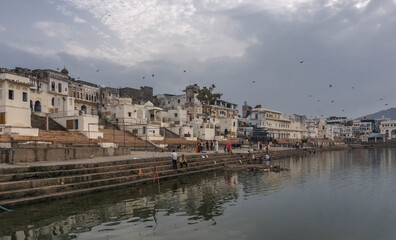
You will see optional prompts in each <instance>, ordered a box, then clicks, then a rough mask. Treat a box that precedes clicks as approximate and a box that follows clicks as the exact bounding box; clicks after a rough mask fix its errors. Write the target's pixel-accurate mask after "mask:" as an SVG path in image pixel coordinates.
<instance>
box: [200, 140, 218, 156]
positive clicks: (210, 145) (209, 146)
mask: <svg viewBox="0 0 396 240" xmlns="http://www.w3.org/2000/svg"><path fill="white" fill-rule="evenodd" d="M205 147H206V151H213V150H214V151H215V152H219V142H218V141H217V140H215V141H212V140H211V141H206V143H204V142H203V141H198V142H197V144H196V145H195V152H196V153H200V152H203V151H205Z"/></svg>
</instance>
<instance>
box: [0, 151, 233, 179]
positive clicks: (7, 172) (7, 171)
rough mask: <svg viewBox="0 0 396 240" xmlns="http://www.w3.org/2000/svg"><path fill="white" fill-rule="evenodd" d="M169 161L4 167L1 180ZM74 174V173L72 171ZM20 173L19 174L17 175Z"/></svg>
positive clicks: (211, 156)
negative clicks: (48, 173)
mask: <svg viewBox="0 0 396 240" xmlns="http://www.w3.org/2000/svg"><path fill="white" fill-rule="evenodd" d="M208 156H209V158H208V159H213V160H215V159H217V158H221V157H223V156H240V154H234V155H227V154H210V155H208ZM186 157H187V161H194V160H198V159H205V158H201V156H200V155H194V156H186ZM162 161H164V162H169V161H170V157H169V158H166V157H162V158H152V159H146V158H141V159H129V160H116V161H108V162H99V163H77V164H63V165H62V164H61V165H49V166H35V167H15V168H4V169H0V182H2V181H11V180H12V179H15V180H18V179H21V178H20V177H19V176H26V177H27V178H32V176H33V175H35V174H44V173H45V172H50V173H54V174H59V173H58V171H61V170H63V171H67V170H70V171H72V170H76V169H85V170H88V169H91V168H100V167H107V166H117V165H126V164H138V163H140V164H144V163H148V162H155V163H157V162H162ZM72 174H74V173H72ZM16 175H18V176H16Z"/></svg>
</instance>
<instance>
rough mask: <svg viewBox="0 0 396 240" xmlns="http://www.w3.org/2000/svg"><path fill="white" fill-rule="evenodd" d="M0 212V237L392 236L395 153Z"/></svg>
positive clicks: (344, 155) (310, 161)
mask: <svg viewBox="0 0 396 240" xmlns="http://www.w3.org/2000/svg"><path fill="white" fill-rule="evenodd" d="M274 163H275V164H277V165H278V164H279V165H281V166H283V167H287V168H290V169H291V170H290V171H289V172H281V173H266V172H260V171H248V170H240V171H217V172H210V173H206V174H200V175H193V176H188V177H184V178H178V179H171V180H164V181H162V182H161V184H160V187H158V185H157V184H151V183H150V184H145V185H140V186H135V187H131V188H125V189H119V190H114V191H109V192H105V193H99V194H93V195H87V196H81V197H78V198H71V199H67V200H61V201H56V202H51V203H46V204H35V205H32V206H27V207H23V208H17V209H15V210H14V211H13V212H10V213H0V239H1V240H3V239H18V240H19V239H40V240H41V239H95V240H97V239H175V240H177V239H183V240H185V239H208V240H209V239H293V240H295V239H315V240H317V239H321V240H323V239H348V240H349V239H359V240H364V239H370V240H372V239H396V149H375V150H351V151H337V152H324V153H317V154H316V155H313V156H307V157H303V158H300V157H296V158H288V159H283V160H278V161H274Z"/></svg>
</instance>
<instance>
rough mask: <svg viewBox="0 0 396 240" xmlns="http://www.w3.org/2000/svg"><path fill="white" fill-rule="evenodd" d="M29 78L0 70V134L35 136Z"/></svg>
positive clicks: (36, 132) (36, 131) (36, 133)
mask: <svg viewBox="0 0 396 240" xmlns="http://www.w3.org/2000/svg"><path fill="white" fill-rule="evenodd" d="M31 86H32V85H31V83H30V79H29V78H27V77H22V76H18V75H16V74H15V73H7V72H0V134H4V133H8V134H11V133H18V134H20V135H28V136H37V135H38V129H32V128H31V122H30V108H29V98H30V90H29V88H30V87H31Z"/></svg>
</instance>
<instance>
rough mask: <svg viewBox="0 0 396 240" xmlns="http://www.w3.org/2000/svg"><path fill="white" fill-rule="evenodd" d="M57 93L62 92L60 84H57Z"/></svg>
mask: <svg viewBox="0 0 396 240" xmlns="http://www.w3.org/2000/svg"><path fill="white" fill-rule="evenodd" d="M58 92H60V93H61V92H62V83H58Z"/></svg>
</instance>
